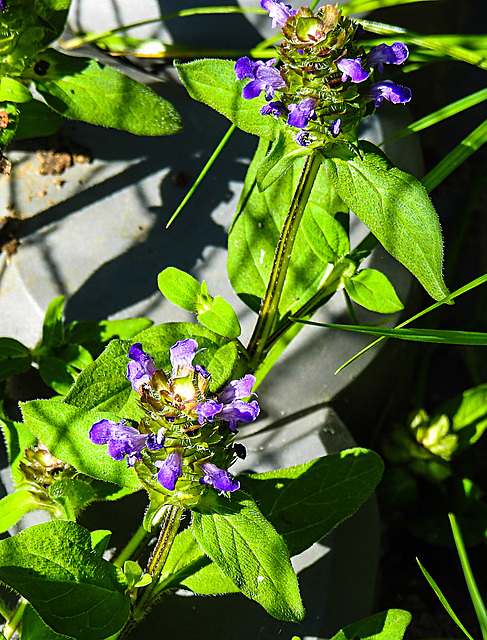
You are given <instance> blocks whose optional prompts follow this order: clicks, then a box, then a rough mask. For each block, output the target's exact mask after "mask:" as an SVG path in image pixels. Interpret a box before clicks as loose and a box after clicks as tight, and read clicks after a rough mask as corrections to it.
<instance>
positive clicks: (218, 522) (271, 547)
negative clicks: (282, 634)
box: [193, 492, 304, 622]
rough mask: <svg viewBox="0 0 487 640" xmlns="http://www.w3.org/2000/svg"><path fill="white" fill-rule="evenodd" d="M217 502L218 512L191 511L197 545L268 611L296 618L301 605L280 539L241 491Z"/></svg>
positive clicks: (284, 548)
mask: <svg viewBox="0 0 487 640" xmlns="http://www.w3.org/2000/svg"><path fill="white" fill-rule="evenodd" d="M218 503H219V506H220V507H221V511H220V512H218V513H214V512H212V513H198V512H195V513H194V518H193V531H194V535H195V537H196V539H197V541H198V543H199V544H200V546H201V547H202V549H203V550H204V551H205V552H206V553H207V554H208V555H209V556H210V558H211V559H212V560H213V562H215V563H216V564H217V565H218V566H219V567H220V568H221V569H222V570H223V572H224V573H225V574H226V575H227V576H228V577H229V578H230V579H231V580H232V581H233V582H234V583H235V584H236V585H237V586H238V588H239V589H240V590H241V591H242V592H243V593H244V594H245V595H246V596H247V597H249V598H251V599H252V600H255V601H256V602H258V603H259V604H261V605H262V606H263V607H264V609H266V611H267V612H268V613H269V614H270V615H272V616H274V617H275V618H278V619H279V620H287V621H290V622H299V621H300V620H302V619H303V617H304V609H303V605H302V603H301V598H300V595H299V589H298V583H297V579H296V575H295V573H294V571H293V568H292V566H291V562H290V559H289V552H288V550H287V548H286V544H285V542H284V540H283V539H282V538H281V536H280V535H279V534H278V533H277V532H276V531H275V529H274V528H273V527H272V525H271V524H270V523H269V522H268V521H267V520H266V519H265V518H264V516H263V515H262V514H261V512H260V511H259V509H258V508H257V505H256V504H255V502H254V501H253V500H252V499H251V498H250V497H248V496H246V495H245V494H244V493H242V492H236V493H233V494H232V500H231V502H230V501H228V500H226V499H225V498H222V497H219V498H218Z"/></svg>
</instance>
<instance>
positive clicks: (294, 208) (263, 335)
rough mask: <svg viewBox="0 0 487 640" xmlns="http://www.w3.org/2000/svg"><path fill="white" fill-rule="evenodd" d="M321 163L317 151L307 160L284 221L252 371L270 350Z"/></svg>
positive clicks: (253, 342) (252, 346)
mask: <svg viewBox="0 0 487 640" xmlns="http://www.w3.org/2000/svg"><path fill="white" fill-rule="evenodd" d="M321 162H322V156H321V155H320V154H319V153H317V152H314V153H312V154H311V155H309V156H308V157H307V158H306V162H305V164H304V167H303V170H302V172H301V176H300V178H299V182H298V185H297V187H296V191H295V193H294V197H293V200H292V202H291V206H290V208H289V212H288V214H287V217H286V220H285V221H284V225H283V227H282V230H281V235H280V237H279V241H278V243H277V247H276V252H275V255H274V262H273V265H272V269H271V274H270V276H269V282H268V284H267V290H266V292H265V296H264V299H263V300H262V305H261V308H260V311H259V318H258V320H257V324H256V325H255V329H254V332H253V334H252V337H251V338H250V342H249V346H248V352H249V357H250V365H251V368H252V369H256V368H257V366H258V365H259V363H260V361H261V360H262V357H263V354H264V353H265V351H266V350H267V348H268V344H267V341H268V338H269V336H270V335H271V333H272V330H273V328H274V325H275V323H276V320H277V316H278V311H279V302H280V300H281V295H282V290H283V288H284V283H285V280H286V276H287V271H288V268H289V262H290V260H291V254H292V249H293V245H294V241H295V239H296V234H297V231H298V229H299V225H300V223H301V218H302V216H303V213H304V209H305V207H306V204H307V203H308V199H309V196H310V193H311V190H312V188H313V185H314V182H315V179H316V176H317V175H318V171H319V168H320V166H321Z"/></svg>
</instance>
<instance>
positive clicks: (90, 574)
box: [0, 520, 130, 640]
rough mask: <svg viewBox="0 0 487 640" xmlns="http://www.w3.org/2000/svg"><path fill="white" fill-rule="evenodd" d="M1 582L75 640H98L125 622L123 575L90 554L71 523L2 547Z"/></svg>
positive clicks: (85, 534) (86, 538)
mask: <svg viewBox="0 0 487 640" xmlns="http://www.w3.org/2000/svg"><path fill="white" fill-rule="evenodd" d="M0 580H2V581H3V582H4V583H6V584H7V585H8V586H10V587H11V588H12V589H14V590H15V591H17V592H18V593H20V594H21V595H22V596H24V598H26V599H27V600H28V601H29V602H30V603H31V604H32V606H33V607H34V608H35V609H36V611H37V613H38V614H39V615H40V616H41V618H42V619H43V620H44V622H45V623H46V624H48V625H49V626H50V627H51V628H52V629H54V630H55V631H56V632H57V633H61V634H66V635H68V636H74V637H75V638H76V639H77V640H103V639H105V638H107V637H108V636H110V635H113V634H114V633H116V632H117V631H119V630H120V629H121V628H122V627H123V625H124V624H125V622H126V621H127V619H128V616H129V612H130V600H129V598H128V596H126V595H125V594H124V591H125V589H126V587H127V581H126V579H125V576H124V575H123V572H122V571H120V569H118V568H116V567H114V566H113V565H112V564H110V563H109V562H106V561H105V560H103V559H102V558H99V557H98V556H97V555H96V554H95V553H93V551H92V546H91V538H90V533H89V531H87V530H86V529H84V528H83V527H80V526H79V525H77V524H75V523H74V522H66V521H61V520H55V521H51V522H46V523H44V524H39V525H36V526H33V527H30V528H29V529H26V530H25V531H23V532H22V533H19V534H18V535H17V536H14V537H12V538H8V539H7V540H3V541H1V542H0Z"/></svg>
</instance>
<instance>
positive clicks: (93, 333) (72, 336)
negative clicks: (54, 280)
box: [64, 318, 154, 344]
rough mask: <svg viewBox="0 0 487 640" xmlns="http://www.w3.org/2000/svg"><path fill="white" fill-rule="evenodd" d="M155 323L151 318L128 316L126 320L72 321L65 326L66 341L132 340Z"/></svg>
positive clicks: (68, 342)
mask: <svg viewBox="0 0 487 640" xmlns="http://www.w3.org/2000/svg"><path fill="white" fill-rule="evenodd" d="M153 324H154V323H153V322H152V320H149V318H127V319H126V320H100V321H99V322H91V321H81V322H71V324H68V326H67V327H65V330H64V341H65V342H66V343H67V344H86V343H90V342H100V343H103V342H108V341H109V340H112V339H113V338H120V340H130V338H133V337H134V336H135V335H137V334H138V333H140V332H141V331H143V330H144V329H148V328H149V327H150V326H152V325H153Z"/></svg>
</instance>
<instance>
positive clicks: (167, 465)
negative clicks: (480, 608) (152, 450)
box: [154, 450, 183, 491]
mask: <svg viewBox="0 0 487 640" xmlns="http://www.w3.org/2000/svg"><path fill="white" fill-rule="evenodd" d="M154 464H155V465H156V467H159V472H158V474H157V482H158V483H159V484H161V485H162V486H163V487H164V488H165V489H167V490H168V491H173V490H174V488H175V487H176V482H177V481H178V479H179V478H180V477H181V476H182V475H183V456H182V455H181V452H180V451H177V450H174V451H171V453H170V454H169V455H168V456H167V458H166V459H165V460H156V461H155V462H154Z"/></svg>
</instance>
